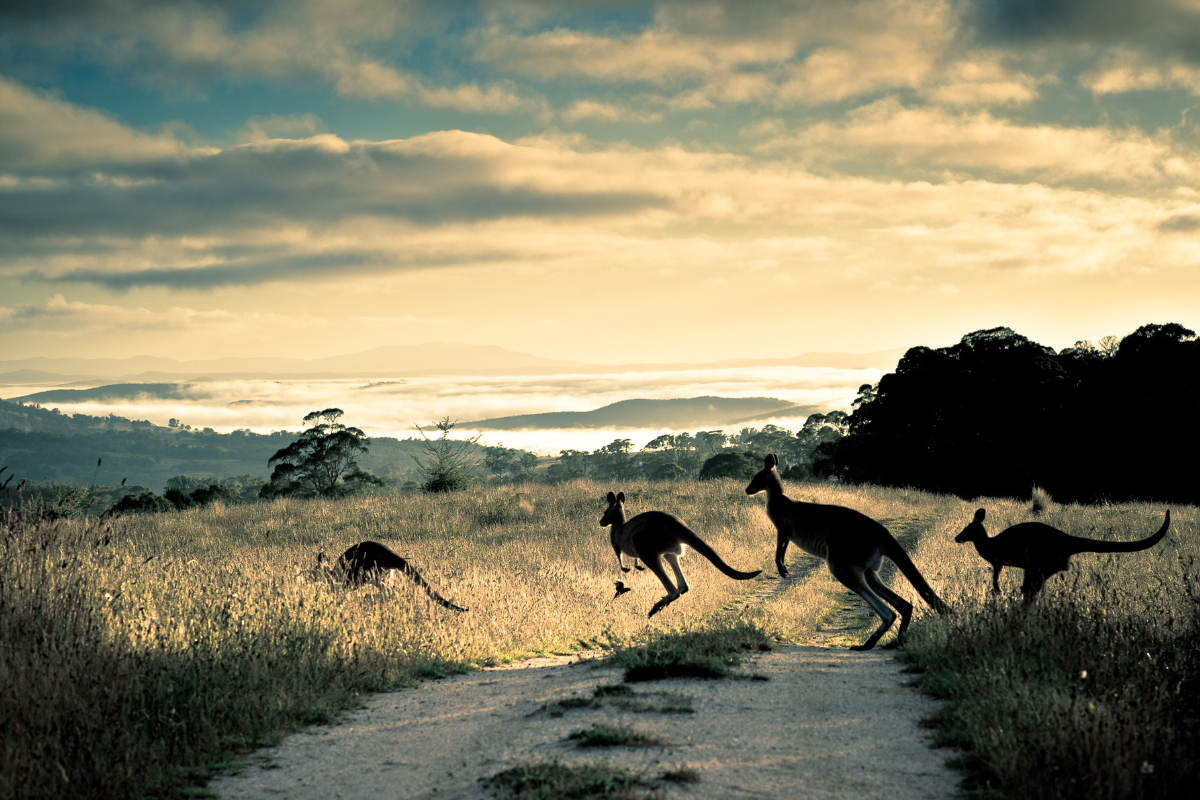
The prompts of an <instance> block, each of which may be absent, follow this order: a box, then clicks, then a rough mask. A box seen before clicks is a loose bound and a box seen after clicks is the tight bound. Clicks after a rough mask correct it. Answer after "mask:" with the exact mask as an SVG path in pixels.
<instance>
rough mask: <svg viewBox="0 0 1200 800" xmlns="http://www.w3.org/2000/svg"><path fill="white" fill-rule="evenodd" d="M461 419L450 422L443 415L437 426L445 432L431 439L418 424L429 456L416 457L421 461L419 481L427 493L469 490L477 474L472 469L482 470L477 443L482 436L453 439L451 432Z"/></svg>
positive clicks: (414, 459)
mask: <svg viewBox="0 0 1200 800" xmlns="http://www.w3.org/2000/svg"><path fill="white" fill-rule="evenodd" d="M456 424H458V421H457V420H455V421H454V422H451V421H450V417H443V418H442V421H441V422H438V423H435V427H436V428H437V429H438V430H439V431H441V436H439V437H438V438H437V439H435V440H433V441H430V439H429V437H428V436H426V435H425V431H424V430H422V429H421V426H420V425H414V426H413V427H414V428H416V429H417V432H418V433H420V434H421V439H422V440H423V442H422V444H421V449H422V450H424V451H425V453H426V458H425V459H424V460H422V459H421V457H420V456H413V457H412V460H413V461H415V462H417V472H418V473H420V480H419V483H420V484H421V488H422V489H424V490H425V491H427V492H450V491H453V490H455V489H465V488H466V487H468V486H470V485H471V482H472V481H473V480H474V476H472V475H471V472H472V471H473V470H475V469H478V468H479V466H480V464H479V461H478V459H477V457H476V456H475V454H474V450H475V446H476V445H477V444H478V443H479V435H476V436H472V437H471V438H469V439H451V438H450V431H451V430H453V429H454V426H455V425H456Z"/></svg>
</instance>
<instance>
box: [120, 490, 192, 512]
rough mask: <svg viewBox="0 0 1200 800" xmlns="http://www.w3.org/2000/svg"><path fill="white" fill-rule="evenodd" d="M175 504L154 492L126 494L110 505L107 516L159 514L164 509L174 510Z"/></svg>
mask: <svg viewBox="0 0 1200 800" xmlns="http://www.w3.org/2000/svg"><path fill="white" fill-rule="evenodd" d="M174 510H175V506H174V504H172V503H171V501H170V500H167V499H166V498H165V497H159V496H158V495H156V494H155V493H154V492H151V491H148V490H147V491H145V492H142V493H141V494H138V495H132V494H130V495H126V496H125V497H122V498H121V499H120V500H118V501H117V502H116V503H114V504H113V505H111V506H109V508H108V511H106V512H105V516H110V517H119V516H122V515H124V514H157V513H161V512H163V511H174Z"/></svg>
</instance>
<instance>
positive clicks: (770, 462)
mask: <svg viewBox="0 0 1200 800" xmlns="http://www.w3.org/2000/svg"><path fill="white" fill-rule="evenodd" d="M763 463H764V464H765V465H766V467H767V469H771V468H772V467H774V466H775V465H776V464H778V463H779V459H778V458H777V457H776V456H775V454H774V453H768V454H767V457H766V458H764V459H763Z"/></svg>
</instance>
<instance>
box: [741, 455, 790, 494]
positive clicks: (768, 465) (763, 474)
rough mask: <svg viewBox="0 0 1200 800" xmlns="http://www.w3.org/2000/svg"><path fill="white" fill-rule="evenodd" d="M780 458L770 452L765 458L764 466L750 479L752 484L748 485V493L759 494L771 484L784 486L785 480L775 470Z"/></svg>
mask: <svg viewBox="0 0 1200 800" xmlns="http://www.w3.org/2000/svg"><path fill="white" fill-rule="evenodd" d="M778 464H779V459H778V458H776V456H775V454H774V453H770V454H769V455H767V457H766V458H764V459H763V468H762V469H760V470H759V471H758V473H757V474H756V475H755V476H754V477H753V478H751V479H750V485H749V486H747V487H746V494H758V493H759V492H765V491H766V490H767V489H768V488H769V487H771V486H777V487H779V488H780V489H782V488H783V482H782V481H780V480H779V475H778V474H777V473H776V472H775V467H776V466H778Z"/></svg>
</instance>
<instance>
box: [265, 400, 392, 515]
mask: <svg viewBox="0 0 1200 800" xmlns="http://www.w3.org/2000/svg"><path fill="white" fill-rule="evenodd" d="M342 413H343V412H342V410H341V409H340V408H327V409H325V410H324V411H313V412H312V413H310V414H308V415H307V416H305V417H304V422H305V423H310V422H311V423H313V426H312V427H311V428H309V429H308V430H306V431H305V432H304V433H302V434H300V438H299V439H297V440H296V441H294V442H292V443H291V444H289V445H288V446H287V447H284V448H282V449H281V450H278V451H277V452H276V453H275V455H273V456H271V458H270V460H268V461H267V466H269V467H274V468H275V471H274V472H272V473H271V480H270V482H268V483H267V484H266V485H265V486H263V488H262V490H261V491H260V493H259V496H260V497H342V496H345V495H348V494H353V493H355V492H357V491H361V490H362V489H364V488H366V487H367V486H382V485H383V481H381V480H380V479H379V478H377V477H375V476H374V475H372V474H371V473H369V472H366V471H365V470H363V469H362V468H361V467H359V466H358V463H357V462H356V461H355V458H356V457H357V456H358V455H359V454H360V453H366V452H368V447H367V446H368V443H369V441H370V440H369V439H367V436H366V434H364V433H363V432H362V431H361V430H359V429H358V428H351V427H347V426H345V425H342V424H341V423H340V422H338V420H339V419H341V417H342Z"/></svg>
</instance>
